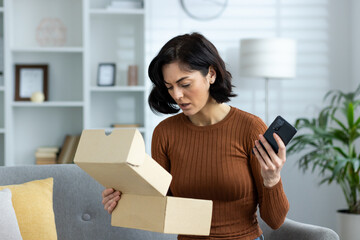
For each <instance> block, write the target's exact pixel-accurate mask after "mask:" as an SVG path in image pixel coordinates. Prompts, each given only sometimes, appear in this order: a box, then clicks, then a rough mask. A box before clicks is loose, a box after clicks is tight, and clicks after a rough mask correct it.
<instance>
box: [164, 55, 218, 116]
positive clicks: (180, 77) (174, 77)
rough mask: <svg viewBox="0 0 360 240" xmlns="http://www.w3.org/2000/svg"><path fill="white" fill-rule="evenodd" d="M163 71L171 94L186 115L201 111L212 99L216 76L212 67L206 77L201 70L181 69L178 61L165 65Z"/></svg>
mask: <svg viewBox="0 0 360 240" xmlns="http://www.w3.org/2000/svg"><path fill="white" fill-rule="evenodd" d="M162 72H163V76H164V80H165V86H166V87H167V89H168V91H169V94H170V96H171V97H172V98H173V99H174V100H175V102H176V103H177V104H178V105H179V107H180V108H181V110H182V111H183V113H184V114H185V115H186V116H194V115H195V114H197V113H199V112H201V111H202V110H203V108H204V107H205V106H206V105H207V104H208V103H209V101H210V100H211V99H212V98H211V96H210V93H209V88H210V84H211V83H213V82H214V81H215V78H216V72H215V71H214V69H213V68H212V67H210V68H209V72H208V74H207V75H206V76H205V77H204V76H203V75H202V74H201V72H200V71H196V70H194V71H186V70H184V69H181V68H180V66H179V63H178V62H173V63H170V64H166V65H164V66H163V68H162Z"/></svg>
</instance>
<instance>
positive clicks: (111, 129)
mask: <svg viewBox="0 0 360 240" xmlns="http://www.w3.org/2000/svg"><path fill="white" fill-rule="evenodd" d="M94 129H99V128H94ZM102 129H104V130H105V133H111V132H112V131H113V130H114V129H115V128H102ZM116 129H133V128H116ZM136 129H137V130H139V132H141V133H145V128H143V127H140V128H136Z"/></svg>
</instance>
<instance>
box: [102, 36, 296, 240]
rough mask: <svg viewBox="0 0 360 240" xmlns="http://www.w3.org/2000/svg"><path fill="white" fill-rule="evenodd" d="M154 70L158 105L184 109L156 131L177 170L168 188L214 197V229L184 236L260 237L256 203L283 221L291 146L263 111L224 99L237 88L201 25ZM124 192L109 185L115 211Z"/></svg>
mask: <svg viewBox="0 0 360 240" xmlns="http://www.w3.org/2000/svg"><path fill="white" fill-rule="evenodd" d="M149 77H150V79H151V81H152V82H153V89H152V91H151V93H150V96H149V105H150V107H151V109H152V110H153V111H154V112H159V113H165V114H169V113H176V112H178V111H179V110H180V109H181V110H182V113H180V114H177V115H174V116H171V117H169V118H167V119H165V120H164V121H162V122H161V123H160V124H159V125H158V126H157V127H156V128H155V130H154V133H153V138H152V157H153V159H155V160H156V161H157V162H159V164H161V165H162V166H163V167H164V168H165V169H166V170H167V171H169V172H170V173H171V175H172V176H173V180H172V183H171V185H170V191H169V195H173V196H177V197H187V198H197V199H210V200H212V201H213V216H212V224H211V231H210V237H208V238H204V237H196V236H181V235H179V237H178V239H223V240H225V239H232V240H235V239H236V240H240V239H244V240H250V239H251V240H253V239H260V237H261V234H262V231H261V229H260V228H259V225H258V223H257V216H256V210H257V206H259V208H260V216H261V218H262V219H263V220H264V221H265V222H266V223H267V224H268V225H269V226H270V227H272V228H274V229H276V228H279V227H280V226H281V225H282V223H283V222H284V220H285V217H286V214H287V212H288V209H289V203H288V201H287V198H286V196H285V193H284V191H283V187H282V182H281V178H280V171H281V169H282V167H283V165H284V163H285V161H286V148H285V146H284V143H283V142H282V141H281V139H280V137H278V136H277V135H276V134H274V138H275V140H276V141H277V144H278V146H279V152H278V154H276V153H275V152H274V151H273V150H272V148H271V147H270V145H269V144H268V143H267V141H266V140H265V138H264V137H263V136H262V134H263V133H264V132H265V130H266V125H265V124H264V123H263V121H262V120H261V119H260V118H258V117H256V116H254V115H252V114H250V113H247V112H244V111H241V110H239V109H237V108H235V107H231V106H229V105H227V104H225V102H228V101H230V97H233V96H235V95H234V94H233V93H232V85H231V74H230V73H229V72H228V71H227V70H226V68H225V64H224V62H223V60H222V59H221V57H220V56H219V54H218V52H217V50H216V48H215V46H214V45H213V44H212V43H211V42H209V41H208V40H207V39H206V38H205V37H204V36H202V35H200V34H198V33H192V34H185V35H181V36H177V37H175V38H173V39H171V40H170V41H169V42H167V43H166V44H165V45H164V46H163V48H162V49H161V50H160V52H159V53H158V55H157V56H156V57H155V58H154V59H153V60H152V62H151V63H150V66H149ZM179 108H180V109H179ZM258 140H261V142H262V143H263V144H264V147H265V148H266V150H267V152H268V153H269V155H267V153H266V152H265V151H264V149H263V148H262V146H261V145H260V144H259V141H258ZM254 146H256V148H255V147H254ZM257 149H258V150H257ZM252 151H253V152H252ZM120 197H121V193H120V192H119V191H114V190H113V189H106V190H104V191H103V204H104V208H105V209H106V210H107V211H108V212H109V213H111V212H112V211H113V209H114V208H115V206H116V204H117V202H118V201H119V199H120Z"/></svg>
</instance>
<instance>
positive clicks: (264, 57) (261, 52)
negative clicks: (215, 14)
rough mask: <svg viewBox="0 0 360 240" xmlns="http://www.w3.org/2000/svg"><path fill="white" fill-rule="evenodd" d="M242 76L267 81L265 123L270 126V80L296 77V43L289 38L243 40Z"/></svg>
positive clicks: (241, 54) (241, 52) (241, 55)
mask: <svg viewBox="0 0 360 240" xmlns="http://www.w3.org/2000/svg"><path fill="white" fill-rule="evenodd" d="M240 44H241V45H240V75H241V76H243V77H261V78H264V79H265V123H266V124H269V119H268V118H269V80H270V79H289V78H294V77H295V75H296V72H295V69H296V68H295V66H296V42H295V41H294V40H293V39H287V38H265V39H264V38H261V39H242V40H241V42H240Z"/></svg>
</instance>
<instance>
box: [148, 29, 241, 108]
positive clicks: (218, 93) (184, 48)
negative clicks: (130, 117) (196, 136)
mask: <svg viewBox="0 0 360 240" xmlns="http://www.w3.org/2000/svg"><path fill="white" fill-rule="evenodd" d="M175 61H177V62H179V64H180V65H181V67H183V68H184V69H187V70H189V71H192V70H197V71H200V72H201V74H202V75H203V76H206V75H207V74H208V71H209V67H210V66H212V67H213V68H214V69H215V71H216V81H215V82H214V83H213V84H211V85H210V96H211V97H212V98H214V99H215V100H216V102H218V103H223V102H228V101H230V97H234V96H236V95H235V94H234V93H233V92H232V87H233V86H232V85H231V74H230V72H228V71H227V70H226V67H225V63H224V61H223V60H222V58H221V57H220V55H219V53H218V51H217V49H216V48H215V46H214V45H213V44H212V43H211V42H210V41H209V40H207V39H206V38H205V37H204V36H203V35H201V34H199V33H191V34H184V35H179V36H176V37H174V38H172V39H171V40H170V41H168V42H167V43H166V44H165V45H164V46H163V47H162V48H161V50H160V52H159V53H158V54H157V55H156V57H155V58H154V59H153V60H152V61H151V63H150V65H149V69H148V74H149V77H150V80H151V81H152V83H153V88H152V90H151V93H150V95H149V99H148V102H149V105H150V108H151V110H152V111H153V112H155V113H165V114H171V113H177V112H178V111H179V110H180V109H179V107H177V105H176V102H175V101H174V99H173V98H172V97H171V96H170V94H169V92H168V89H167V88H166V86H165V83H164V77H163V72H162V67H163V66H164V65H166V64H170V63H173V62H175Z"/></svg>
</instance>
